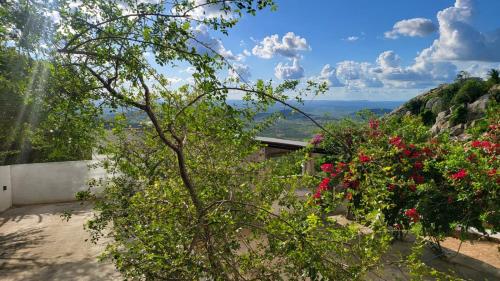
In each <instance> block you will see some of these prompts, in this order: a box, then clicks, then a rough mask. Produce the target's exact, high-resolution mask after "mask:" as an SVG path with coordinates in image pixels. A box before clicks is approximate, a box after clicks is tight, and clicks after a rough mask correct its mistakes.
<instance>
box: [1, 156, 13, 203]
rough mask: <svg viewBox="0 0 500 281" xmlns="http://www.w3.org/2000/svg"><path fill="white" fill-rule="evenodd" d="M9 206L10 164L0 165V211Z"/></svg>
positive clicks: (10, 190)
mask: <svg viewBox="0 0 500 281" xmlns="http://www.w3.org/2000/svg"><path fill="white" fill-rule="evenodd" d="M4 188H5V189H6V190H4ZM11 206H12V185H11V181H10V166H0V212H2V211H4V210H7V209H8V208H10V207H11Z"/></svg>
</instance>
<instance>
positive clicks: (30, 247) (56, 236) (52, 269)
mask: <svg viewBox="0 0 500 281" xmlns="http://www.w3.org/2000/svg"><path fill="white" fill-rule="evenodd" d="M67 210H73V212H74V215H73V217H72V219H71V220H69V222H66V221H63V220H62V219H61V217H60V215H61V214H62V213H63V212H64V211H67ZM91 216H92V213H91V207H90V206H88V205H87V206H82V205H80V204H79V203H61V204H44V205H31V206H25V207H19V208H12V209H10V210H7V211H5V212H3V213H0V280H2V281H18V280H37V281H44V280H51V281H59V280H78V281H87V280H88V281H90V280H92V281H94V280H119V274H118V273H117V272H116V271H115V269H114V267H113V265H112V264H109V263H105V262H98V261H97V256H98V255H99V253H100V252H101V251H102V249H103V246H102V245H94V244H92V243H91V242H89V241H85V239H87V238H88V237H89V236H88V234H87V233H86V232H85V230H84V229H83V223H84V222H85V221H86V220H87V219H88V218H90V217H91Z"/></svg>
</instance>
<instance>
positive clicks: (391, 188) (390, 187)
mask: <svg viewBox="0 0 500 281" xmlns="http://www.w3.org/2000/svg"><path fill="white" fill-rule="evenodd" d="M394 189H396V185H394V184H392V183H390V184H388V185H387V190H389V191H393V190H394Z"/></svg>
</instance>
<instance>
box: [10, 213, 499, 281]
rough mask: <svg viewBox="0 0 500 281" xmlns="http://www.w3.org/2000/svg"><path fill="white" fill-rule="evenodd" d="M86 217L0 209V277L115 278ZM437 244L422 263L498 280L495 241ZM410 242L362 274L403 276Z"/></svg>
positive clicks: (375, 277)
mask: <svg viewBox="0 0 500 281" xmlns="http://www.w3.org/2000/svg"><path fill="white" fill-rule="evenodd" d="M67 210H72V211H73V217H72V219H71V220H69V222H66V221H63V220H62V218H61V214H62V213H63V212H64V211H67ZM91 216H92V212H91V206H88V205H87V206H82V205H80V204H79V203H60V204H45V205H31V206H24V207H19V208H12V209H9V210H7V211H5V212H3V213H0V280H1V281H18V280H36V281H49V280H50V281H61V280H78V281H87V280H88V281H90V280H92V281H93V280H120V275H119V274H118V273H117V272H116V270H115V269H114V267H113V265H112V264H109V263H106V262H98V261H97V256H98V255H99V253H100V252H101V251H102V250H103V245H94V244H92V243H90V242H88V241H85V239H87V238H88V237H89V236H88V234H87V233H86V232H85V230H84V229H83V224H84V222H85V221H86V220H87V219H88V218H90V217H91ZM442 245H443V246H444V247H445V248H446V253H447V258H442V257H436V256H435V254H434V253H433V252H432V251H430V250H426V251H425V254H424V261H425V262H426V263H427V264H429V265H431V266H433V267H434V268H436V269H438V270H441V271H443V270H447V271H453V272H455V273H456V274H458V275H459V276H461V277H462V278H465V279H469V280H500V252H499V248H498V247H499V244H497V243H493V242H489V241H476V242H474V243H470V242H463V243H462V245H461V246H460V241H459V240H457V239H454V238H448V239H447V240H446V241H444V242H443V243H442ZM410 247H411V241H406V242H395V243H394V244H393V247H392V249H391V251H390V252H389V253H388V254H387V255H386V257H385V258H384V260H385V263H387V264H390V265H388V266H386V267H385V268H383V270H381V271H380V272H377V273H374V274H370V275H369V276H368V279H370V280H409V276H408V274H407V270H406V269H405V268H400V267H398V266H397V263H396V261H398V260H399V259H400V257H401V256H402V255H406V254H408V253H409V249H410ZM459 247H460V253H458V254H457V253H456V250H457V249H458V248H459ZM391 262H392V263H391Z"/></svg>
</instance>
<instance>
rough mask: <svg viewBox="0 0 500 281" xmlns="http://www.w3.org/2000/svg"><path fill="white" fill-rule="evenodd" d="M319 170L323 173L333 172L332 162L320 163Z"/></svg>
mask: <svg viewBox="0 0 500 281" xmlns="http://www.w3.org/2000/svg"><path fill="white" fill-rule="evenodd" d="M321 170H322V171H323V172H325V173H332V172H333V164H330V163H324V164H323V165H321Z"/></svg>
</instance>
